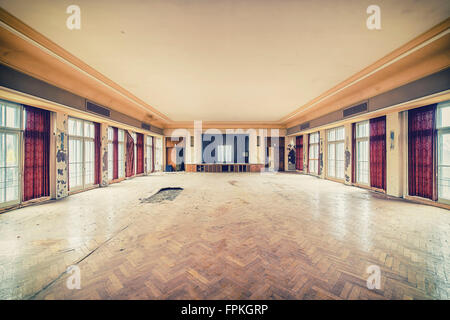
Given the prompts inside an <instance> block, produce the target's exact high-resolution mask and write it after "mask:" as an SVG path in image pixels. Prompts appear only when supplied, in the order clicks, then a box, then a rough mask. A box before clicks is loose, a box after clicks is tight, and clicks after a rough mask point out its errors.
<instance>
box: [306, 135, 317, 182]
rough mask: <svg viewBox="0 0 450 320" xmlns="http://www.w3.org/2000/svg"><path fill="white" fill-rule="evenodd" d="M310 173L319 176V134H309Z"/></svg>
mask: <svg viewBox="0 0 450 320" xmlns="http://www.w3.org/2000/svg"><path fill="white" fill-rule="evenodd" d="M308 170H309V172H310V173H313V174H319V132H314V133H310V134H309V164H308Z"/></svg>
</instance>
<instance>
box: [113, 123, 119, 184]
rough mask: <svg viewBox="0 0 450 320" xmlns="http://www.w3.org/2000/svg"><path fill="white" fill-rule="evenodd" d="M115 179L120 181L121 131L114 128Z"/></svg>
mask: <svg viewBox="0 0 450 320" xmlns="http://www.w3.org/2000/svg"><path fill="white" fill-rule="evenodd" d="M113 133H114V136H113V179H119V129H118V128H113Z"/></svg>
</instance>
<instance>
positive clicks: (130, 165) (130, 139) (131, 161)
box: [125, 131, 134, 177]
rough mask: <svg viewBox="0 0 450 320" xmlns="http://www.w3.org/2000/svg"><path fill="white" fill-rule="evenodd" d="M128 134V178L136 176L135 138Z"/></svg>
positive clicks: (126, 163) (126, 161) (126, 164)
mask: <svg viewBox="0 0 450 320" xmlns="http://www.w3.org/2000/svg"><path fill="white" fill-rule="evenodd" d="M126 133H127V157H126V159H125V167H126V176H127V177H132V176H134V140H133V137H132V136H131V135H130V134H129V133H128V131H126Z"/></svg>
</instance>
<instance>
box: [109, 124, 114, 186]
mask: <svg viewBox="0 0 450 320" xmlns="http://www.w3.org/2000/svg"><path fill="white" fill-rule="evenodd" d="M112 180H114V128H113V127H108V181H112Z"/></svg>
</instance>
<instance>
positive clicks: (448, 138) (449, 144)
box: [436, 101, 450, 203]
mask: <svg viewBox="0 0 450 320" xmlns="http://www.w3.org/2000/svg"><path fill="white" fill-rule="evenodd" d="M436 120H437V138H438V143H437V145H438V163H437V165H438V167H437V171H438V184H437V188H438V201H440V202H446V203H450V101H446V102H443V103H439V104H438V105H437V119H436Z"/></svg>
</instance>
